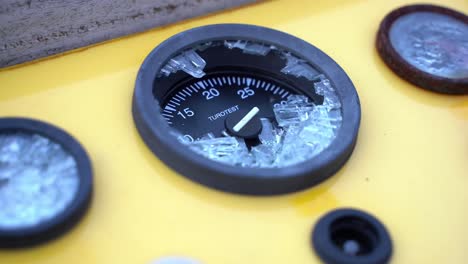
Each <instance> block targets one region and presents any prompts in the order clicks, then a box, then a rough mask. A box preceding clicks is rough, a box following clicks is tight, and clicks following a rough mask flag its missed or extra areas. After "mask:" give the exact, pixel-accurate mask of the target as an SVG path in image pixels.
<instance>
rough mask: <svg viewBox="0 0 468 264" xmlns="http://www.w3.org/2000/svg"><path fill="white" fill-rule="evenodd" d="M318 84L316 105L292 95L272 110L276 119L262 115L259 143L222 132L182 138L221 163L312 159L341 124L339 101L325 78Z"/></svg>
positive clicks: (274, 164)
mask: <svg viewBox="0 0 468 264" xmlns="http://www.w3.org/2000/svg"><path fill="white" fill-rule="evenodd" d="M320 78H321V79H320V81H318V82H316V83H315V89H316V92H317V93H318V94H320V95H323V96H324V103H323V104H322V105H315V104H314V103H312V102H310V101H309V98H308V97H306V96H303V95H291V96H289V97H288V98H287V100H286V101H284V102H283V103H281V104H276V106H275V107H274V109H273V112H274V115H275V119H274V120H270V119H268V118H261V119H260V121H261V123H262V131H261V133H260V134H259V136H258V139H259V142H260V144H258V145H254V146H250V147H249V148H248V147H247V145H246V143H245V142H244V140H243V139H242V138H236V137H233V136H230V135H229V134H228V133H222V136H221V137H215V136H214V135H213V134H211V133H210V134H207V135H205V136H203V137H201V138H200V139H197V140H193V141H191V140H187V139H186V138H184V137H183V136H181V135H179V136H178V138H179V141H180V142H182V143H184V144H186V145H188V146H189V147H190V148H191V149H192V150H194V151H196V152H197V153H200V154H202V155H203V156H205V157H207V158H209V159H211V160H214V161H218V162H222V163H225V164H230V165H234V166H241V167H259V168H281V167H286V166H290V165H294V164H298V163H300V162H304V161H306V160H309V159H312V158H314V157H315V156H317V155H319V154H320V153H321V152H322V151H323V150H325V149H326V148H327V147H328V146H329V145H330V144H331V142H333V140H334V139H335V138H336V136H337V133H338V130H339V128H340V127H341V123H342V114H341V103H340V100H339V98H338V96H337V94H336V92H335V90H334V88H333V87H332V85H331V84H330V82H329V81H328V79H326V78H325V77H323V76H321V77H320Z"/></svg>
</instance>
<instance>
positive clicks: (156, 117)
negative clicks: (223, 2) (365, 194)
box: [132, 24, 361, 195]
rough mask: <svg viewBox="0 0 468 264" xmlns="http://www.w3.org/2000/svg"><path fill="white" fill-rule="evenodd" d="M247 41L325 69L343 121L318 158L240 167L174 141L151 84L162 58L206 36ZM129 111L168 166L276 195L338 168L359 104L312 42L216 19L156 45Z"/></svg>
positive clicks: (351, 139)
mask: <svg viewBox="0 0 468 264" xmlns="http://www.w3.org/2000/svg"><path fill="white" fill-rule="evenodd" d="M231 39H236V40H246V41H255V42H261V43H264V44H266V45H274V46H275V47H277V48H278V49H282V50H287V51H290V52H292V54H294V55H295V56H298V57H299V58H301V59H303V60H305V61H307V62H309V63H310V64H311V65H312V66H313V67H315V68H316V69H318V70H319V71H320V72H321V73H323V74H324V75H325V76H326V77H327V78H328V79H329V80H330V81H331V83H332V85H333V87H335V89H336V92H337V94H338V96H339V98H340V100H341V104H342V109H341V111H342V115H343V123H342V125H341V128H340V129H339V131H338V135H337V137H336V139H335V140H334V141H333V142H332V143H331V145H330V146H329V147H328V148H327V149H325V150H324V151H323V152H322V153H321V154H320V155H318V156H317V157H315V158H313V159H311V160H307V161H305V162H302V163H299V164H296V165H292V166H288V167H284V168H244V167H236V166H231V165H227V164H223V163H219V162H215V161H213V160H210V159H208V158H206V157H203V156H202V155H199V154H197V153H196V152H194V151H192V150H188V146H187V145H184V144H182V143H180V142H178V141H177V140H176V138H175V137H174V135H173V134H171V130H172V128H170V127H169V125H168V124H167V122H166V121H165V120H164V118H163V117H162V115H161V107H160V105H159V102H158V101H157V100H155V97H154V95H153V84H154V81H155V79H156V77H157V76H158V73H159V72H160V70H161V69H162V67H163V66H164V65H165V64H166V62H167V61H168V60H169V59H170V58H172V57H173V56H175V55H177V54H178V53H180V52H181V51H183V50H186V49H189V48H193V47H194V46H196V45H200V44H203V43H207V42H210V41H223V40H231ZM132 113H133V118H134V121H135V125H136V128H137V130H138V132H139V133H140V135H141V137H142V138H143V140H144V142H145V143H146V144H147V146H148V147H149V148H150V149H151V151H152V152H153V153H154V154H155V155H156V156H157V157H158V158H159V159H161V160H162V161H163V162H164V163H165V164H167V165H168V166H169V167H171V168H172V169H174V170H175V171H177V172H178V173H180V174H182V175H183V176H185V177H187V178H189V179H192V180H194V181H196V182H199V183H201V184H204V185H206V186H209V187H212V188H215V189H219V190H223V191H227V192H232V193H239V194H249V195H274V194H284V193H289V192H294V191H298V190H303V189H305V188H308V187H311V186H313V185H315V184H318V183H320V182H321V181H323V180H325V179H327V178H328V177H330V176H331V175H333V174H334V173H335V172H336V171H338V170H339V169H340V168H341V167H342V166H343V165H344V163H345V162H346V161H347V160H348V158H349V157H350V155H351V153H352V151H353V149H354V146H355V144H356V140H357V135H358V130H359V124H360V117H361V109H360V103H359V98H358V95H357V92H356V90H355V88H354V85H353V83H352V82H351V80H350V79H349V77H348V76H347V75H346V73H345V72H344V71H343V69H342V68H341V67H340V66H339V65H338V64H337V63H336V62H335V61H333V60H332V59H331V58H330V57H328V56H327V55H326V54H325V53H323V52H322V51H320V50H319V49H318V48H316V47H314V46H313V45H311V44H309V43H307V42H305V41H304V40H301V39H299V38H296V37H294V36H291V35H289V34H286V33H283V32H280V31H276V30H273V29H269V28H264V27H260V26H254V25H243V24H217V25H209V26H203V27H199V28H194V29H191V30H188V31H185V32H182V33H179V34H177V35H175V36H173V37H171V38H169V39H168V40H166V41H164V42H163V43H161V44H160V45H159V46H157V47H156V48H155V49H154V50H153V51H152V52H151V53H150V54H149V55H148V56H147V58H146V59H145V61H144V62H143V64H142V65H141V68H140V70H139V72H138V76H137V78H136V82H135V91H134V94H133V103H132Z"/></svg>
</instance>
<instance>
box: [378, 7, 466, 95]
mask: <svg viewBox="0 0 468 264" xmlns="http://www.w3.org/2000/svg"><path fill="white" fill-rule="evenodd" d="M417 12H431V13H435V14H442V15H446V16H449V17H452V18H454V19H456V20H459V21H461V22H463V23H465V24H468V16H466V15H464V14H462V13H460V12H458V11H455V10H452V9H449V8H445V7H441V6H436V5H428V4H424V5H422V4H419V5H408V6H403V7H400V8H397V9H395V10H393V11H392V12H390V13H389V14H388V15H387V16H386V17H385V18H384V19H383V20H382V22H381V23H380V27H379V30H378V32H377V37H376V48H377V51H378V53H379V55H380V57H381V59H382V60H383V61H384V62H385V64H386V65H387V66H388V67H389V68H390V69H391V70H392V71H393V72H394V73H395V74H397V75H398V76H400V77H401V78H402V79H404V80H406V81H408V82H410V83H412V84H414V85H416V86H418V87H421V88H423V89H426V90H429V91H433V92H437V93H443V94H453V95H457V94H468V78H447V77H442V76H437V75H434V74H430V73H428V72H425V71H422V70H420V69H418V68H416V67H414V66H413V65H411V64H410V63H409V62H408V61H406V59H404V58H403V57H402V56H401V55H400V54H399V53H398V51H396V49H395V48H394V47H393V45H392V42H391V40H390V30H391V28H392V25H393V23H394V22H395V21H397V20H398V19H399V18H400V17H402V16H404V15H407V14H411V13H417Z"/></svg>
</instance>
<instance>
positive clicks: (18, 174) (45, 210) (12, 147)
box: [0, 133, 80, 229]
mask: <svg viewBox="0 0 468 264" xmlns="http://www.w3.org/2000/svg"><path fill="white" fill-rule="evenodd" d="M79 182H80V178H79V175H78V168H77V164H76V161H75V159H74V158H73V156H71V155H70V154H69V153H68V152H66V151H65V150H64V149H63V148H62V146H61V145H59V144H57V143H55V142H53V141H51V140H49V139H47V138H45V137H42V136H39V135H33V134H27V133H12V134H0V208H1V210H0V228H3V229H14V228H23V227H31V226H35V225H37V224H39V223H41V222H43V221H46V220H48V219H51V218H53V217H54V216H56V215H57V214H59V213H60V212H61V211H63V210H65V208H66V207H67V206H68V205H69V204H70V203H71V202H72V201H73V199H74V197H75V195H76V193H77V192H78V187H79Z"/></svg>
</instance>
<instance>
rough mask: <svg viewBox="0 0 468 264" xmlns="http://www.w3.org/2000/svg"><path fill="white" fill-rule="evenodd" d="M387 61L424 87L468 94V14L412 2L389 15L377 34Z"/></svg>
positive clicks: (411, 80)
mask: <svg viewBox="0 0 468 264" xmlns="http://www.w3.org/2000/svg"><path fill="white" fill-rule="evenodd" d="M377 50H378V51H379V54H380V56H381V57H382V59H383V61H384V62H385V63H386V64H387V65H388V66H389V67H390V69H392V70H393V71H394V72H395V73H396V74H398V75H399V76H400V77H402V78H403V79H405V80H407V81H409V82H411V83H413V84H415V85H417V86H420V87H422V88H424V89H427V90H431V91H435V92H440V93H447V94H467V93H468V16H466V15H464V14H462V13H459V12H457V11H455V10H451V9H448V8H444V7H439V6H434V5H410V6H404V7H401V8H398V9H396V10H394V11H392V12H391V13H390V14H388V15H387V16H386V17H385V19H384V20H383V21H382V23H381V25H380V29H379V32H378V34H377Z"/></svg>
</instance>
